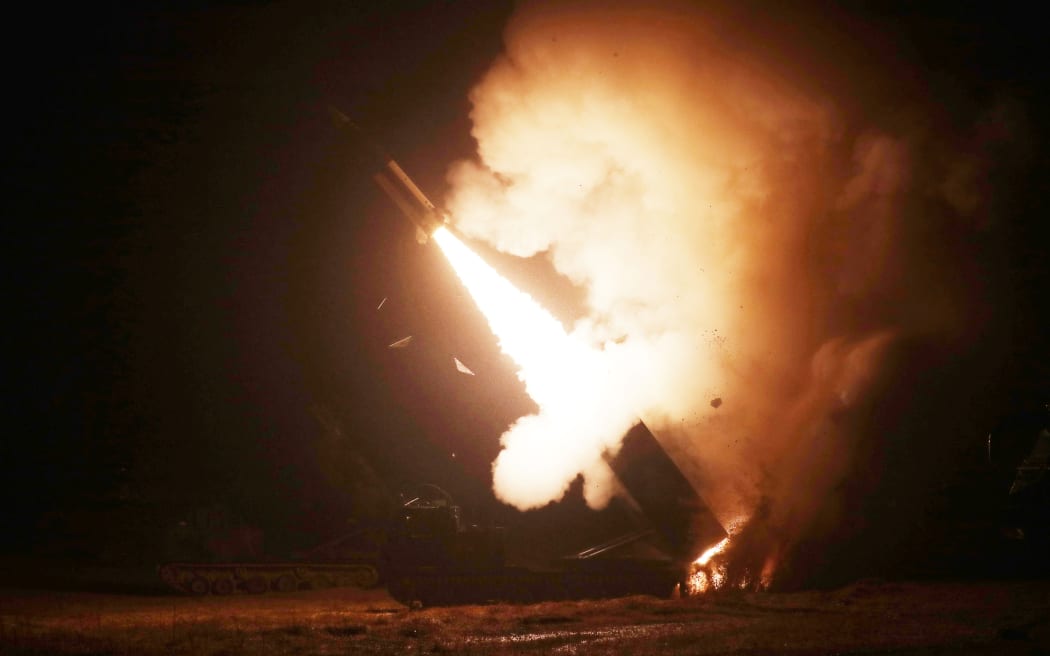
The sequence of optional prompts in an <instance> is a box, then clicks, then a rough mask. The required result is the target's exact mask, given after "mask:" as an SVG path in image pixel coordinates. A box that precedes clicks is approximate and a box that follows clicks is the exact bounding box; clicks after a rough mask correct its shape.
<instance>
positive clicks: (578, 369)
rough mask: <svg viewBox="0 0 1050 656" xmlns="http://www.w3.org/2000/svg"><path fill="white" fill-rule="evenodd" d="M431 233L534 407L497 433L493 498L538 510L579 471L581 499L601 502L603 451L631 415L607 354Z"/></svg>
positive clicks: (605, 479) (449, 239)
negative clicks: (499, 435) (533, 411)
mask: <svg viewBox="0 0 1050 656" xmlns="http://www.w3.org/2000/svg"><path fill="white" fill-rule="evenodd" d="M433 237H434V240H435V241H436V242H437V243H438V245H439V246H440V247H441V249H442V251H443V252H444V253H445V256H446V257H447V258H448V260H449V262H450V263H451V265H452V268H453V269H455V271H456V273H457V275H458V276H459V278H460V280H461V281H462V282H463V284H464V285H465V286H466V288H467V290H468V291H469V292H470V294H471V296H472V297H473V298H474V302H475V303H477V306H478V308H479V309H480V310H481V312H482V314H484V315H485V318H486V319H487V320H488V322H489V326H490V327H491V328H492V332H493V333H494V334H495V335H496V337H497V339H498V340H499V345H500V348H501V349H502V350H503V352H504V353H506V354H507V355H509V356H510V357H511V358H512V359H513V360H514V362H515V363H516V364H517V365H518V367H519V370H518V378H519V379H521V381H522V382H524V383H525V391H526V392H527V393H528V394H529V396H530V397H532V399H533V400H534V401H535V402H536V404H537V405H538V406H539V408H540V412H539V413H538V414H536V415H530V416H527V417H522V418H520V419H519V420H518V421H517V422H516V423H515V424H514V425H513V426H511V428H510V429H508V431H507V432H506V433H504V435H503V437H502V444H503V447H504V448H503V451H502V452H501V453H500V455H499V457H498V458H497V460H496V462H495V463H494V464H493V486H494V488H495V491H496V494H497V496H498V497H499V498H500V499H501V500H503V501H505V502H507V503H510V504H512V505H515V506H516V507H518V508H519V509H521V510H526V509H529V508H537V507H540V506H542V505H545V504H546V503H548V502H550V501H552V500H554V499H558V498H560V497H561V496H562V494H564V492H565V490H566V489H568V487H569V485H570V484H571V482H572V481H573V480H574V479H575V478H576V477H577V476H578V475H579V474H581V473H582V474H583V476H584V490H583V492H584V497H585V499H586V500H587V502H588V503H589V504H591V505H592V506H593V507H600V506H602V505H604V504H605V503H606V502H607V500H608V498H609V497H610V496H611V494H612V489H613V485H612V483H611V480H610V479H611V472H610V471H609V469H608V465H606V464H605V462H604V460H603V459H602V454H603V453H604V452H606V451H607V450H609V449H614V448H615V447H616V445H617V443H618V439H619V437H620V435H621V434H622V433H623V432H624V431H625V430H627V428H629V427H630V425H631V424H632V423H633V422H634V421H635V418H636V416H637V415H636V413H635V410H634V408H633V404H632V403H631V402H630V399H631V396H630V394H629V393H628V392H627V391H626V389H625V388H624V386H623V384H622V382H618V381H619V380H620V378H621V377H618V376H616V375H614V372H613V368H614V367H613V363H612V360H611V359H610V357H609V355H610V352H609V351H608V350H600V349H596V348H594V347H592V346H590V345H589V344H588V343H587V342H585V341H584V340H582V339H580V338H579V337H577V336H575V335H570V334H569V333H567V332H566V330H565V328H564V327H563V326H562V325H561V323H559V322H558V320H557V319H555V318H554V317H553V316H552V315H551V314H550V313H549V312H547V311H546V310H544V309H543V308H542V307H541V306H540V305H539V304H538V303H537V302H536V301H535V300H533V299H532V297H530V296H529V295H528V294H525V293H523V292H522V291H520V290H519V289H517V288H516V287H514V285H512V284H511V283H510V282H509V281H507V280H506V279H505V278H503V277H502V276H500V275H499V274H498V273H496V271H495V270H494V269H493V268H492V267H490V266H489V265H488V264H486V263H485V262H484V261H483V260H482V259H481V258H480V257H479V256H478V255H476V254H475V253H473V252H471V251H470V249H468V248H467V247H466V246H465V245H464V244H463V243H462V242H461V241H460V240H459V239H457V238H456V237H455V236H454V235H453V234H452V233H451V232H449V231H448V230H447V229H446V228H444V227H442V228H438V230H437V231H435V232H434V235H433Z"/></svg>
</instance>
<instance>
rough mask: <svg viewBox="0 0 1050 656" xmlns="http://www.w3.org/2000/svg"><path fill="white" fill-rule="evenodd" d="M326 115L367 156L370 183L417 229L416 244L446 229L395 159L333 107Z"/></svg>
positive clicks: (425, 197) (432, 204) (432, 206)
mask: <svg viewBox="0 0 1050 656" xmlns="http://www.w3.org/2000/svg"><path fill="white" fill-rule="evenodd" d="M328 112H329V114H330V115H331V118H332V122H333V123H334V124H335V126H336V127H337V128H339V130H340V132H341V133H342V134H343V136H344V137H346V138H347V140H348V141H349V142H350V143H351V144H352V145H353V147H354V148H355V149H356V150H357V151H359V152H361V153H365V154H367V155H368V157H369V159H370V161H371V164H372V167H373V173H372V180H373V181H374V182H375V183H376V185H378V186H379V188H380V189H382V190H383V193H384V194H386V195H387V197H388V198H390V200H391V201H393V203H394V204H395V205H396V206H397V208H398V209H399V210H401V213H402V214H403V215H404V216H405V218H406V219H408V220H409V221H411V222H412V225H414V226H416V230H417V238H418V240H419V243H421V244H425V243H426V242H427V240H428V239H429V238H430V236H431V235H433V234H434V231H435V230H437V229H438V228H440V227H441V226H443V225H445V218H444V216H443V215H442V213H441V212H440V211H439V210H438V209H437V207H436V206H435V205H434V203H432V202H430V199H429V198H427V195H426V194H424V193H423V190H421V189H420V188H419V186H418V185H416V183H415V182H413V181H412V178H410V177H408V174H407V173H405V171H404V169H402V168H401V167H400V166H399V165H398V163H397V162H395V161H394V158H393V157H391V156H390V155H388V154H387V152H386V151H385V150H383V149H382V148H380V147H379V146H377V145H376V144H375V142H373V141H372V140H371V139H369V138H368V135H366V134H365V131H364V130H362V129H361V126H359V125H358V124H357V123H354V122H353V121H352V120H351V119H350V117H349V116H347V115H346V114H344V113H342V112H341V111H339V110H338V109H336V108H335V107H329V108H328Z"/></svg>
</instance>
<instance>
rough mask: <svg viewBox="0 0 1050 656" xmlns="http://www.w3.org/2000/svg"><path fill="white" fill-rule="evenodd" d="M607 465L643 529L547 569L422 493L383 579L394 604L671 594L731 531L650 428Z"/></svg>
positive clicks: (392, 543) (396, 532) (387, 553)
mask: <svg viewBox="0 0 1050 656" xmlns="http://www.w3.org/2000/svg"><path fill="white" fill-rule="evenodd" d="M609 464H610V466H611V468H612V470H613V472H614V473H615V474H616V476H617V478H618V479H619V481H620V483H621V485H622V487H623V488H624V489H625V490H626V494H627V495H628V496H629V499H628V501H629V507H630V508H632V509H633V513H634V515H635V517H634V519H635V522H636V524H637V529H636V530H634V531H631V532H628V533H624V534H621V535H617V536H615V537H614V538H612V539H610V540H606V541H604V542H601V543H599V544H596V545H593V546H591V547H589V548H587V549H584V550H582V551H579V552H576V553H573V554H569V555H566V556H563V557H560V558H556V559H554V560H552V561H551V562H549V563H547V564H546V565H545V566H537V565H536V564H535V563H529V564H527V565H526V564H517V563H514V562H512V561H511V560H510V559H509V558H508V557H507V549H506V546H507V540H508V539H514V536H511V535H508V533H507V531H505V530H504V529H502V528H499V527H492V526H490V527H478V526H472V525H469V524H467V523H466V522H464V521H463V520H462V518H461V512H460V509H459V507H458V506H456V505H455V503H454V502H453V500H452V498H451V497H450V496H449V495H448V494H447V493H445V492H444V491H443V490H441V489H440V488H437V487H436V486H424V488H423V489H422V490H421V491H420V493H419V494H418V495H415V496H412V497H410V498H408V499H407V500H406V501H405V502H404V504H403V506H402V508H401V513H400V516H399V517H398V518H397V520H396V521H395V522H394V524H393V525H392V527H391V530H390V533H389V534H388V536H387V540H386V544H385V548H384V551H383V575H384V578H385V580H386V582H387V588H388V590H389V591H390V594H391V596H393V597H394V598H395V599H397V600H398V601H400V602H401V603H404V604H406V605H424V606H426V605H449V604H462V603H483V602H487V601H505V602H536V601H546V600H559V599H584V598H603V597H621V596H627V595H634V594H648V595H655V596H662V597H667V596H670V595H671V594H672V592H673V591H674V590H675V588H676V586H679V585H682V584H684V582H685V580H686V578H687V576H688V573H689V567H690V564H691V563H692V561H693V559H695V558H696V556H697V554H698V553H700V552H701V551H702V550H703V549H704V548H705V547H709V546H711V545H714V544H716V543H718V542H719V541H720V540H721V539H722V538H724V537H725V536H726V533H725V531H724V530H723V529H722V526H721V525H720V524H719V523H718V522H717V521H716V520H715V518H714V517H713V515H712V514H711V512H710V511H709V510H708V509H707V507H706V506H705V505H704V504H703V502H702V501H701V500H700V498H699V496H698V495H697V494H696V492H695V491H694V490H693V488H692V486H691V485H690V484H689V483H688V481H687V480H686V479H685V477H684V476H683V475H682V473H681V471H680V470H679V469H678V468H677V467H676V466H675V465H674V463H673V461H671V459H670V458H669V457H668V456H667V454H666V452H665V451H664V450H663V448H662V447H661V446H660V445H659V443H658V442H657V441H656V439H655V438H654V437H653V435H652V434H651V433H650V432H649V431H648V429H647V428H646V427H645V426H644V425H643V424H638V425H637V426H636V427H635V428H634V429H632V430H631V431H630V432H629V433H628V434H627V436H626V437H625V440H624V444H623V446H622V447H621V449H620V452H619V453H618V454H617V456H616V457H615V458H612V459H610V460H609Z"/></svg>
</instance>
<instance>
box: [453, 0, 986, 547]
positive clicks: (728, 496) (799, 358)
mask: <svg viewBox="0 0 1050 656" xmlns="http://www.w3.org/2000/svg"><path fill="white" fill-rule="evenodd" d="M644 4H645V7H644V8H643V7H639V6H628V5H621V6H617V5H613V6H610V5H609V3H588V2H583V3H578V2H577V3H563V2H558V3H547V4H543V3H541V4H529V5H525V6H524V7H522V8H521V9H520V10H519V11H518V13H517V14H516V15H515V16H514V18H513V19H512V22H511V23H510V25H509V26H508V27H507V30H506V34H505V42H506V49H505V52H504V54H503V55H502V56H501V57H500V58H499V59H498V60H497V61H496V62H495V63H494V64H493V65H492V67H491V68H490V70H489V71H488V72H487V74H486V75H485V76H484V78H483V79H482V80H481V81H480V82H479V84H478V85H477V86H476V88H475V89H474V90H473V92H472V94H471V101H472V103H473V111H472V113H471V118H472V120H473V126H474V127H473V135H474V137H475V138H476V139H477V142H478V157H477V159H476V160H473V161H463V162H459V163H457V164H456V165H455V166H454V167H453V169H452V170H451V172H450V174H449V179H450V182H451V184H452V191H451V194H450V196H449V199H448V202H447V205H448V207H449V210H450V211H451V214H452V216H454V217H455V220H456V222H457V228H458V229H459V230H460V231H461V232H462V233H464V234H466V235H467V236H470V237H473V238H476V239H480V240H483V241H485V242H488V243H490V244H492V245H493V246H494V247H496V248H497V249H499V250H501V251H504V252H507V253H510V254H513V255H517V256H522V257H527V256H533V255H535V254H538V253H541V254H544V255H545V256H546V257H548V258H549V260H550V262H551V263H552V265H553V267H554V268H555V269H556V270H557V272H559V273H560V274H561V275H563V276H566V277H568V278H569V279H571V280H572V281H573V282H574V283H575V284H576V285H579V286H580V287H581V288H583V289H585V290H586V307H585V308H584V309H583V310H582V314H583V316H582V318H580V319H579V320H578V321H576V323H575V324H574V325H573V326H570V327H568V328H569V329H570V332H571V335H572V337H573V338H574V339H576V340H579V341H580V342H581V343H584V344H587V345H588V346H589V347H590V349H591V355H592V359H590V360H588V362H587V363H586V364H579V363H577V364H576V365H574V367H567V368H566V371H565V375H566V376H567V377H572V379H573V381H574V385H573V388H574V389H577V390H579V394H578V397H576V398H560V399H553V400H551V401H550V402H549V403H546V404H545V403H542V402H541V403H540V404H539V405H540V407H541V411H540V413H539V414H538V415H535V416H529V417H524V418H522V419H521V420H519V421H518V422H517V423H516V424H515V425H513V426H512V427H511V428H510V429H509V430H508V431H507V433H506V434H504V436H503V438H502V444H503V451H502V453H501V454H500V456H499V458H498V460H497V461H496V463H494V486H495V491H496V494H497V495H498V496H499V497H500V498H501V499H503V500H504V501H505V502H507V503H509V504H512V505H514V506H517V507H519V508H522V509H528V508H535V507H539V506H542V505H544V504H546V503H548V502H551V501H553V500H556V499H558V498H559V497H560V496H561V495H562V494H564V492H565V491H566V490H567V489H568V487H569V485H570V483H571V482H572V481H573V480H574V479H575V478H576V477H577V476H579V475H581V474H582V475H583V476H584V479H585V494H586V495H587V498H588V501H589V502H590V503H592V505H596V506H597V505H601V504H602V503H604V502H605V500H606V499H607V498H608V494H609V493H610V490H611V485H610V484H609V481H608V480H607V478H606V477H607V471H606V468H605V467H604V465H603V460H602V455H603V453H605V452H615V450H616V448H617V445H618V441H619V439H620V438H621V436H622V435H623V433H624V432H625V431H626V429H627V428H629V427H630V425H631V424H632V423H633V422H635V421H636V420H637V418H638V417H642V418H644V420H645V421H646V423H647V424H648V425H649V427H650V428H651V429H652V430H653V432H654V434H655V435H656V436H657V437H658V439H660V441H661V442H662V443H663V444H664V446H665V447H666V448H667V449H668V451H669V452H670V453H671V454H672V456H673V457H674V458H675V459H676V461H677V462H678V463H679V465H680V466H681V467H682V469H683V470H684V471H685V473H686V474H687V476H689V477H690V478H691V479H692V481H693V482H694V484H696V485H697V487H698V489H699V491H700V492H701V494H702V495H703V496H704V498H705V499H706V501H707V502H708V503H709V505H711V507H712V509H713V510H714V512H715V513H716V514H717V515H719V517H720V519H721V520H722V521H723V523H724V524H725V525H727V526H736V525H737V524H739V523H740V522H742V521H744V520H746V519H747V518H750V517H753V516H757V515H761V516H762V518H763V522H764V524H765V528H764V529H763V530H764V531H766V533H769V532H772V533H775V534H776V536H775V537H774V538H769V539H770V540H771V541H772V542H775V543H777V545H778V546H776V547H775V549H774V547H773V546H767V548H766V551H767V552H771V551H773V550H776V549H788V548H790V546H791V544H792V542H793V540H796V539H797V536H798V535H801V534H804V533H805V532H807V531H812V530H814V525H815V524H816V523H819V522H818V517H823V516H824V515H825V514H826V506H827V504H828V503H829V498H832V497H834V494H833V491H834V490H835V489H836V487H837V486H839V485H840V484H841V482H842V480H843V478H844V477H845V476H847V474H848V472H849V471H850V468H851V467H852V466H853V460H852V459H853V458H854V457H855V452H856V442H857V438H856V433H857V432H858V431H857V426H858V422H861V421H862V419H861V418H860V416H861V414H863V413H862V411H861V410H860V409H861V408H863V407H865V406H864V404H865V402H866V401H865V400H866V399H867V398H868V397H869V396H870V394H871V393H872V392H871V391H872V390H873V389H874V388H875V387H877V386H878V384H879V381H881V380H884V379H885V378H886V377H887V376H889V375H891V373H892V372H890V371H888V370H887V367H886V365H885V364H884V363H885V362H886V360H887V353H889V352H891V351H892V350H893V349H894V348H895V345H896V344H898V343H900V341H901V340H904V339H910V338H912V337H915V336H934V337H936V338H937V339H943V340H946V341H947V342H953V340H954V341H955V342H959V343H961V342H963V341H965V339H967V337H968V335H967V334H964V332H966V331H963V330H960V329H959V328H957V326H959V325H961V324H962V323H963V322H961V321H960V318H961V317H962V316H963V315H966V314H967V313H969V312H971V310H972V307H973V305H974V301H973V300H972V299H973V297H974V294H975V292H974V290H973V289H966V288H962V287H961V286H960V285H959V284H956V283H955V282H953V281H954V280H955V278H952V277H951V276H950V275H948V273H949V272H950V271H952V270H953V267H955V266H956V265H955V262H956V261H957V260H956V257H955V256H956V255H957V254H956V253H950V252H945V251H944V250H943V249H942V250H941V251H937V252H938V253H940V255H938V256H937V257H933V256H931V255H929V253H928V250H929V249H928V247H929V246H931V244H932V243H933V242H936V240H937V235H939V234H941V233H942V231H944V230H949V229H950V230H956V229H960V227H965V228H966V229H974V226H976V225H977V224H978V223H979V220H978V219H976V218H974V217H975V216H977V215H980V208H981V207H982V203H983V194H982V193H981V191H980V190H979V189H975V188H974V185H973V184H971V182H972V181H973V180H975V179H980V178H981V176H980V167H981V160H980V159H972V158H971V159H965V158H963V159H958V158H951V157H946V155H950V153H951V149H950V148H949V147H946V146H945V143H946V141H945V139H944V138H943V135H938V134H934V133H932V132H931V131H930V130H929V129H928V128H922V127H921V125H920V124H921V123H922V122H918V123H914V122H909V121H908V120H901V121H898V122H897V125H896V126H885V125H881V126H880V125H866V124H865V121H864V120H863V119H861V118H859V117H857V116H852V115H850V111H849V110H848V109H847V108H848V107H849V106H851V104H850V103H848V102H845V100H846V99H844V98H840V97H837V96H836V94H838V93H845V92H846V90H845V89H838V88H834V85H832V84H830V83H829V84H827V85H824V86H823V87H821V86H820V85H815V84H813V83H812V80H811V79H809V78H807V77H806V75H805V74H804V72H802V71H798V70H792V67H791V66H790V65H785V64H784V62H783V61H782V59H783V55H784V52H783V51H781V52H780V53H779V57H780V58H779V59H778V52H776V51H775V48H773V46H771V45H769V44H768V43H764V42H762V40H761V38H760V36H759V34H758V32H757V31H756V32H755V33H754V34H749V33H748V31H747V30H742V29H726V26H727V25H729V24H732V25H736V24H735V23H732V22H731V21H730V22H729V23H727V19H726V18H725V17H724V16H719V15H717V14H716V13H714V12H711V11H710V10H708V11H706V13H704V12H701V11H698V10H697V9H695V8H693V7H687V6H684V5H677V4H666V5H664V6H662V7H659V8H655V7H653V6H652V5H650V4H649V3H644ZM737 27H739V25H737ZM840 86H841V85H840ZM814 89H820V91H814ZM986 132H987V131H985V132H984V133H982V132H980V131H978V133H977V134H975V136H973V137H972V138H970V137H967V136H966V135H961V136H959V137H958V139H961V140H963V141H966V140H967V139H970V140H969V141H966V143H967V144H968V145H972V144H974V143H984V142H983V141H982V139H987V138H990V137H987V136H981V135H982V134H985V133H986ZM970 152H972V149H971V151H970ZM955 273H958V272H957V271H956V272H955ZM977 296H979V290H978V291H977ZM968 325H969V327H970V328H973V322H971V323H970V324H968ZM843 418H845V419H843ZM860 432H863V431H860ZM818 509H819V511H818ZM760 510H761V512H759V511H760ZM767 537H768V536H767ZM762 557H763V558H769V557H771V556H770V555H769V553H766V554H763V555H762Z"/></svg>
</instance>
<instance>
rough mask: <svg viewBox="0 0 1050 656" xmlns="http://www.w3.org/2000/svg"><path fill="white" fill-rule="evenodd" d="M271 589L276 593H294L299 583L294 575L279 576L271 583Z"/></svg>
mask: <svg viewBox="0 0 1050 656" xmlns="http://www.w3.org/2000/svg"><path fill="white" fill-rule="evenodd" d="M273 589H274V590H276V591H277V592H295V591H296V590H298V589H299V583H298V582H297V581H296V580H295V575H294V574H281V575H280V576H278V577H277V580H276V581H274V582H273Z"/></svg>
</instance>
